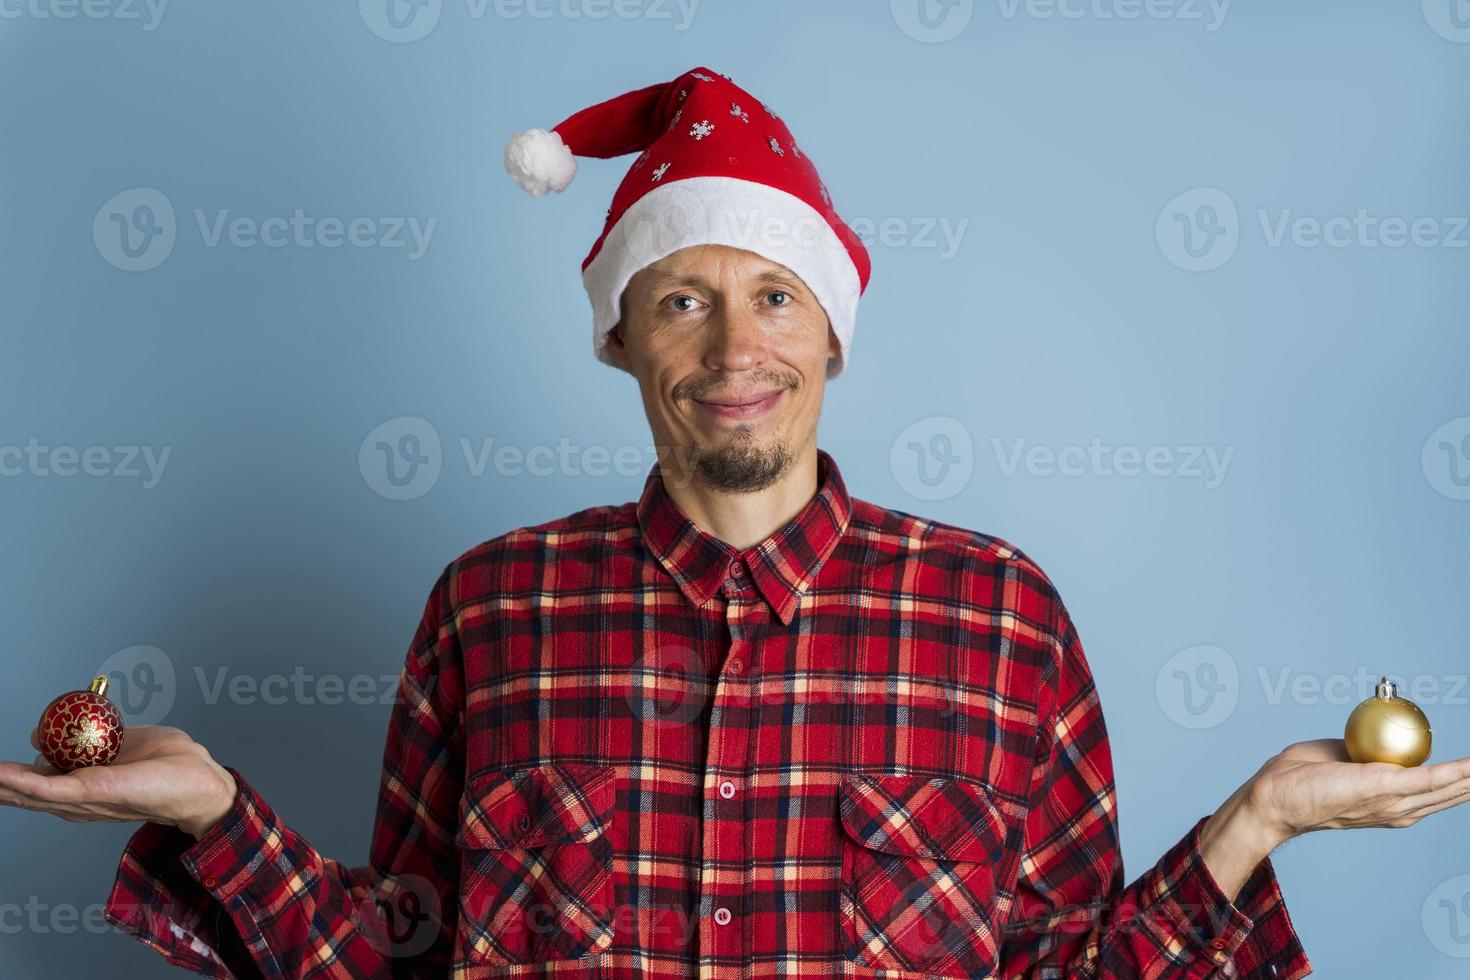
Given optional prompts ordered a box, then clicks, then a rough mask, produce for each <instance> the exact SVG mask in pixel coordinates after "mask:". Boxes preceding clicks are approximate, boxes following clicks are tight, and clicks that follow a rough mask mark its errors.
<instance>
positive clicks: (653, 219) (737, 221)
mask: <svg viewBox="0 0 1470 980" xmlns="http://www.w3.org/2000/svg"><path fill="white" fill-rule="evenodd" d="M691 245H728V246H730V247H731V248H740V249H745V250H746V251H750V252H754V253H756V254H757V255H760V256H762V257H764V258H766V259H769V260H770V261H772V262H777V263H780V264H781V265H784V266H786V267H787V268H788V269H790V270H791V271H792V272H794V273H796V274H797V275H798V276H800V277H801V281H802V282H803V283H805V284H806V287H807V288H808V289H810V290H811V291H812V293H813V295H815V296H816V298H817V302H819V303H821V304H822V309H823V310H825V311H826V313H827V318H828V319H829V320H830V321H831V323H832V331H833V332H834V333H835V334H836V335H837V341H838V344H839V346H840V348H841V353H840V354H839V356H838V357H836V358H834V359H832V360H830V361H829V362H828V364H827V377H828V378H835V377H836V376H837V375H839V374H841V373H842V369H843V368H844V367H846V366H847V354H848V349H849V347H850V346H851V344H852V335H853V328H854V327H855V325H856V321H857V306H858V298H859V296H860V295H861V293H862V285H861V281H860V280H859V278H858V271H857V267H856V266H855V265H853V262H852V257H851V256H850V255H849V254H848V251H847V249H846V247H844V246H843V244H842V240H841V239H840V238H838V237H837V233H836V232H835V231H833V229H832V226H831V225H830V224H828V223H827V220H826V219H825V218H823V217H822V215H821V213H820V212H818V211H817V210H816V209H815V208H813V207H812V206H811V205H810V204H807V203H806V202H805V201H803V200H802V199H801V198H799V197H797V196H796V195H794V194H789V193H787V192H786V191H783V190H778V189H776V188H774V187H771V186H769V185H767V184H761V183H757V182H755V181H750V180H741V179H738V178H735V177H689V178H685V179H683V180H672V181H670V182H669V183H667V184H663V185H660V186H659V187H657V188H655V189H653V190H651V191H649V192H648V193H646V194H644V195H643V196H642V197H641V198H639V199H638V200H637V201H636V202H635V203H634V204H633V206H632V207H630V208H629V209H628V210H627V211H626V212H624V214H623V216H622V217H621V218H620V219H618V223H617V224H616V225H614V226H613V228H612V230H611V231H610V232H608V235H607V238H606V239H605V240H604V241H603V243H602V248H601V250H600V251H599V252H598V253H597V257H596V258H595V259H593V260H592V262H591V264H589V265H588V266H587V268H586V269H585V270H584V271H583V273H582V283H583V285H584V286H585V287H586V289H587V297H588V299H590V300H591V302H592V350H593V353H594V354H595V355H596V356H597V359H598V360H600V361H602V362H604V363H611V361H610V360H609V359H608V356H607V335H608V333H609V332H610V331H611V330H612V329H613V327H615V326H617V323H618V318H619V316H620V310H619V306H618V301H619V299H620V298H621V297H622V295H623V290H624V289H625V288H626V287H627V285H628V280H629V279H631V278H633V274H634V273H636V272H637V271H638V270H639V269H642V268H643V267H644V266H647V265H651V264H653V263H654V262H657V261H658V260H659V259H661V258H663V257H664V256H666V255H671V254H672V253H674V252H677V251H678V250H679V249H681V248H687V247H689V246H691Z"/></svg>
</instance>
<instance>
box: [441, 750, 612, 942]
mask: <svg viewBox="0 0 1470 980" xmlns="http://www.w3.org/2000/svg"><path fill="white" fill-rule="evenodd" d="M614 775H615V770H614V769H613V767H611V766H594V765H587V764H582V763H550V764H545V765H538V766H527V767H522V768H516V769H503V770H495V771H490V772H485V773H481V774H479V775H477V776H475V777H473V778H472V779H471V780H470V781H469V782H468V783H467V784H466V787H465V792H464V796H463V798H462V800H461V804H460V819H459V824H458V829H457V831H456V834H455V843H456V844H458V845H459V847H460V850H461V853H462V855H463V864H462V870H461V881H460V909H459V924H458V926H457V935H456V942H455V953H456V958H457V959H459V960H460V961H461V962H462V963H472V964H478V965H491V966H494V965H510V964H523V963H545V962H551V961H554V960H577V959H583V958H585V957H589V956H592V955H594V954H596V953H598V952H600V951H601V950H603V949H606V948H607V947H608V945H609V944H610V943H611V942H612V939H613V920H614V916H613V875H612V841H611V840H610V839H609V829H610V827H611V824H612V819H613V810H614V804H615V795H614V791H615V788H616V786H615V781H614Z"/></svg>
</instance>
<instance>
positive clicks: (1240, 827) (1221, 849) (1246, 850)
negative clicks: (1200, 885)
mask: <svg viewBox="0 0 1470 980" xmlns="http://www.w3.org/2000/svg"><path fill="white" fill-rule="evenodd" d="M1250 791H1251V784H1250V783H1249V782H1246V783H1244V784H1243V785H1241V787H1240V788H1239V789H1237V790H1236V791H1235V792H1234V793H1232V794H1231V796H1230V798H1229V799H1228V800H1226V801H1225V802H1224V803H1223V804H1221V806H1220V809H1218V810H1216V811H1215V812H1214V814H1213V815H1212V816H1211V817H1210V818H1209V819H1208V820H1206V821H1205V825H1204V826H1203V827H1201V828H1200V853H1201V855H1203V857H1204V861H1205V867H1207V868H1209V871H1210V875H1211V876H1212V877H1213V878H1214V879H1215V882H1216V884H1218V885H1219V886H1220V890H1221V891H1223V892H1224V893H1225V896H1226V897H1227V898H1229V899H1230V901H1231V902H1232V903H1233V902H1234V901H1235V899H1236V897H1237V896H1238V895H1239V894H1240V889H1241V887H1242V886H1244V885H1245V883H1246V880H1247V879H1249V878H1250V876H1251V872H1252V871H1254V870H1255V869H1256V865H1258V864H1260V863H1261V860H1262V859H1263V858H1265V857H1267V856H1269V855H1270V853H1271V852H1272V851H1273V850H1275V849H1276V848H1277V847H1279V846H1280V845H1281V844H1282V843H1284V839H1283V838H1282V837H1281V835H1280V832H1279V831H1277V830H1274V829H1272V827H1271V826H1270V825H1269V824H1268V823H1267V822H1266V821H1265V820H1263V819H1261V817H1260V815H1259V814H1258V813H1257V812H1256V811H1255V810H1254V809H1252V807H1251V805H1250V802H1249V801H1250Z"/></svg>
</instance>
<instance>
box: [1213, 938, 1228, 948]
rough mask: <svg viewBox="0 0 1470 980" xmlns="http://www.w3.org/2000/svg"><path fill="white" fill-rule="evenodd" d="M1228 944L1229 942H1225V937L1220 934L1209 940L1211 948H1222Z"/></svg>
mask: <svg viewBox="0 0 1470 980" xmlns="http://www.w3.org/2000/svg"><path fill="white" fill-rule="evenodd" d="M1228 945H1229V943H1227V942H1226V941H1225V939H1224V938H1223V937H1221V936H1216V937H1215V938H1214V939H1211V940H1210V948H1211V949H1224V948H1225V947H1226V946H1228Z"/></svg>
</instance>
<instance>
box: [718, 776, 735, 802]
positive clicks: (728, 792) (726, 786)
mask: <svg viewBox="0 0 1470 980" xmlns="http://www.w3.org/2000/svg"><path fill="white" fill-rule="evenodd" d="M720 795H721V796H723V797H724V798H725V799H727V800H728V799H729V798H730V797H732V796H734V795H735V784H734V783H732V782H730V780H728V779H727V780H725V781H724V782H723V783H721V784H720Z"/></svg>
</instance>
